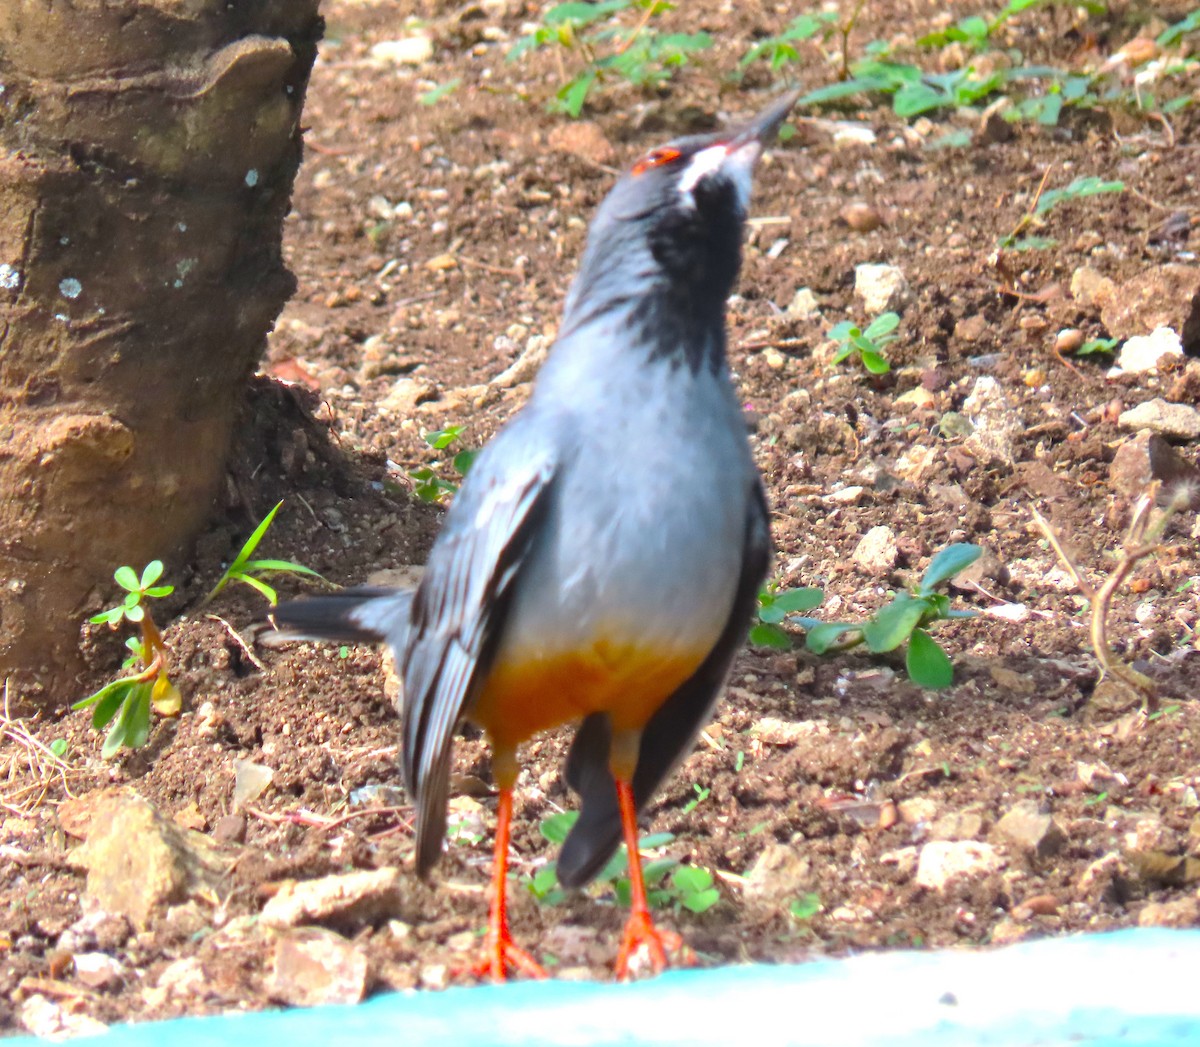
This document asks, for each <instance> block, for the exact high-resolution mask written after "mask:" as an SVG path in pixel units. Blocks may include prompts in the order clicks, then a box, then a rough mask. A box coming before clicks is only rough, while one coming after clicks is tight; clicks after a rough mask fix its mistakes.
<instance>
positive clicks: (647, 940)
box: [615, 910, 695, 981]
mask: <svg viewBox="0 0 1200 1047" xmlns="http://www.w3.org/2000/svg"><path fill="white" fill-rule="evenodd" d="M668 953H672V954H675V953H678V954H679V960H680V962H682V963H683V964H684V965H686V966H690V965H691V964H692V963H693V962H695V961H694V958H693V957H692V956H691V954H690V952H688V951H686V950H684V945H683V938H682V936H680V935H678V934H676V933H675V932H674V931H667V930H660V929H659V928H658V927H655V926H654V921H653V920H652V919H651V918H650V914H649V913H648V912H644V911H643V912H638V911H636V910H635V911H634V912H633V913H631V914H630V917H629V922H628V923H626V924H625V934H624V936H623V937H622V939H621V951H620V952H618V953H617V964H616V968H615V970H616V975H617V978H618V979H620V980H622V981H623V980H625V979H626V978H628V977H629V975H630V970H629V968H630V964H631V961H633V960H634V959H636V958H638V957H639V956H640V955H642V954H645V955H646V957H647V958H648V959H649V962H650V968H651V970H652V972H653V973H654V974H662V972H663V971H664V970H665V969H666V967H667V954H668Z"/></svg>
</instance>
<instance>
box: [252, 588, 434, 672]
mask: <svg viewBox="0 0 1200 1047" xmlns="http://www.w3.org/2000/svg"><path fill="white" fill-rule="evenodd" d="M412 601H413V590H412V589H388V588H382V587H378V586H366V585H362V586H357V587H355V588H353V589H341V590H339V591H338V592H336V593H330V594H327V595H325V596H316V597H311V598H309V599H306V600H289V601H288V602H286V603H281V604H280V605H279V606H278V607H276V608H275V610H274V611H272V612H271V620H272V621H273V622H274V623H275V626H276V628H277V629H278V632H274V633H265V634H264V635H262V636H260V637H259V643H261V644H263V645H264V646H265V647H277V646H279V645H280V644H281V643H286V642H289V641H293V640H335V641H341V642H343V643H354V642H365V643H374V642H377V641H381V640H385V641H387V643H388V645H389V646H390V647H391V648H392V653H393V654H394V655H395V656H396V657H400V656H401V655H403V653H404V649H405V647H406V646H407V645H408V622H409V616H410V611H411V609H412Z"/></svg>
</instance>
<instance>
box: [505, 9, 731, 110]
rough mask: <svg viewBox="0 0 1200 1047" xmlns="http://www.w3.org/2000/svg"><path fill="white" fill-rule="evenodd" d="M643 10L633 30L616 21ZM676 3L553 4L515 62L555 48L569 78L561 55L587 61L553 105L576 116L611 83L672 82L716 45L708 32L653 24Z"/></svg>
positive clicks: (515, 52) (520, 45)
mask: <svg viewBox="0 0 1200 1047" xmlns="http://www.w3.org/2000/svg"><path fill="white" fill-rule="evenodd" d="M633 8H636V9H640V10H641V12H642V14H641V16H640V18H639V19H638V21H637V24H636V25H635V26H634V27H633V28H627V27H625V26H622V25H619V24H616V25H614V24H611V23H612V22H613V20H614V18H615V17H616V16H618V15H620V14H622V13H624V12H625V11H627V10H629V9H633ZM673 9H674V4H671V3H668V2H666V0H601V2H599V3H587V2H571V3H565V4H558V5H557V6H555V7H552V8H551V9H550V10H549V11H547V12H546V14H545V15H544V16H543V18H542V24H541V25H539V26H538V27H537V28H536V29H534V31H533V32H532V33H529V34H528V35H526V36H525V37H523V38H522V39H521V40H518V41H517V43H516V44H515V45H514V46H513V47H512V49H511V50H510V51H509V53H508V59H509V61H515V60H516V59H518V58H520V57H521V56H522V55H524V54H526V53H527V52H529V51H533V50H538V49H541V48H546V47H550V48H554V49H555V51H556V54H557V55H558V57H559V68H560V70H561V71H562V75H563V76H564V77H566V71H565V67H564V65H563V63H562V60H561V55H562V53H563V52H564V51H565V52H567V53H569V54H572V55H575V56H577V57H578V58H580V59H582V64H583V67H582V69H581V70H580V71H579V72H578V73H576V74H575V75H574V76H572V77H570V78H568V79H566V81H565V83H563V84H562V86H561V87H559V89H558V91H557V92H556V93H555V96H554V98H553V99H552V100H551V101H550V103H549V106H548V108H549V109H550V110H551V111H552V112H560V113H565V114H567V115H568V116H570V117H571V118H572V119H574V118H577V117H578V116H579V115H580V114H581V113H582V112H583V107H584V105H585V104H586V102H587V99H588V97H589V95H590V94H591V93H592V92H593V91H594V90H595V89H596V88H598V87H600V86H602V85H603V84H605V83H608V82H613V81H616V82H624V83H626V84H629V85H630V86H632V87H636V88H650V87H655V86H657V85H659V84H662V83H665V82H666V81H668V80H670V79H671V78H672V77H673V76H674V75H675V74H676V73H677V72H678V71H679V70H680V69H681V68H683V67H684V66H685V65H687V64H688V62H689V61H690V60H691V58H692V57H693V56H694V55H695V54H697V53H698V52H700V51H705V50H707V49H708V48H710V47H712V44H713V41H712V37H711V36H709V35H708V33H662V32H660V31H659V30H657V29H656V28H654V27H653V26H652V25H651V22H652V21H654V20H655V19H657V18H659V17H660V16H661V15H663V14H664V13H666V12H667V11H671V10H673Z"/></svg>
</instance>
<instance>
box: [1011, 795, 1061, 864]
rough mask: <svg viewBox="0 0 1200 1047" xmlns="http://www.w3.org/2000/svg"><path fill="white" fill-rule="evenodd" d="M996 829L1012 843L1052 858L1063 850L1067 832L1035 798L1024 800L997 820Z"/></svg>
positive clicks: (1039, 855)
mask: <svg viewBox="0 0 1200 1047" xmlns="http://www.w3.org/2000/svg"><path fill="white" fill-rule="evenodd" d="M996 832H997V834H998V835H1000V836H1002V837H1004V838H1005V839H1006V840H1008V841H1009V842H1010V843H1013V844H1016V845H1017V846H1018V847H1020V848H1021V849H1022V850H1025V851H1028V852H1029V853H1031V854H1033V855H1036V856H1037V857H1038V858H1049V857H1051V856H1052V855H1055V854H1057V853H1058V852H1059V851H1061V850H1062V848H1063V845H1064V844H1065V843H1066V842H1067V835H1066V833H1064V832H1063V831H1062V829H1061V828H1060V827H1059V825H1058V823H1057V822H1056V821H1055V820H1054V818H1053V817H1052V816H1051V815H1050V814H1049V812H1046V811H1042V810H1040V809H1039V807H1038V805H1037V803H1036V802H1035V801H1033V800H1022V801H1021V802H1020V803H1018V804H1016V805H1015V806H1013V807H1012V808H1010V809H1009V811H1008V812H1007V813H1006V814H1005V815H1004V817H1003V818H1001V819H1000V820H999V821H998V822H997V823H996Z"/></svg>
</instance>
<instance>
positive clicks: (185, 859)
mask: <svg viewBox="0 0 1200 1047" xmlns="http://www.w3.org/2000/svg"><path fill="white" fill-rule="evenodd" d="M88 800H91V806H92V811H93V813H92V818H91V824H90V825H89V826H88V829H87V839H86V840H85V841H84V843H83V844H82V845H80V846H79V847H78V848H76V849H75V851H73V852H72V855H71V859H72V861H73V862H76V863H77V864H79V865H82V866H83V867H84V868H86V869H87V871H88V872H87V888H86V892H85V895H84V902H85V905H86V906H90V907H93V908H95V909H100V910H103V911H104V912H108V913H117V914H120V915H123V916H125V917H126V918H127V919H128V920H129V922H130V923H132V924H133V926H134V927H135V928H136V929H137V930H139V931H144V930H146V929H148V927H149V926H150V923H151V920H152V919H153V917H154V916H155V915H156V914H157V913H158V912H159V911H160V910H161V909H162V908H163V907H165V906H166V905H167V904H169V903H170V902H180V901H184V900H185V899H186V898H188V897H190V896H192V895H193V894H196V893H201V894H209V895H211V894H213V893H220V891H219V888H220V887H221V886H222V872H223V870H224V867H225V864H226V863H225V860H224V859H223V858H222V857H221V856H220V855H219V854H218V853H217V851H216V849H215V847H214V846H213V844H212V842H211V841H210V840H209V839H208V837H206V836H204V835H202V834H201V833H197V832H192V831H191V830H188V829H182V828H180V827H179V826H177V825H175V824H174V823H173V822H172V821H171V820H170V819H168V818H166V817H164V816H163V815H162V814H160V813H159V812H158V811H157V810H156V809H155V808H154V807H153V806H152V805H151V804H149V803H147V802H146V801H145V800H144V799H142V797H141V796H139V795H138V794H137V793H135V792H133V790H124V789H117V790H103V791H101V792H99V793H89V794H88V796H86V797H82V798H81V799H80V800H77V801H74V802H75V803H76V804H78V805H81V806H82V805H83V804H84V803H85V802H86V801H88ZM131 841H136V846H131Z"/></svg>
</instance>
